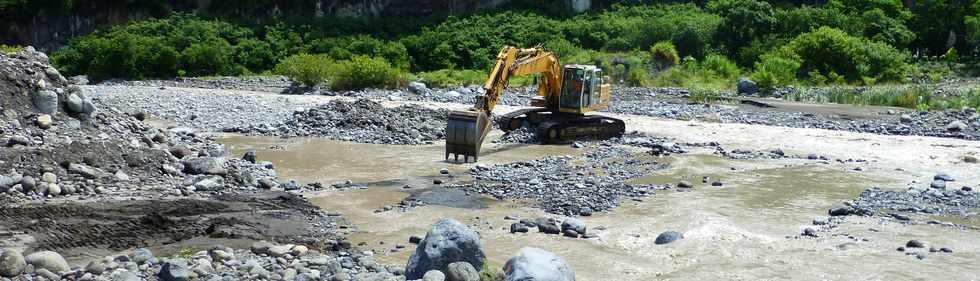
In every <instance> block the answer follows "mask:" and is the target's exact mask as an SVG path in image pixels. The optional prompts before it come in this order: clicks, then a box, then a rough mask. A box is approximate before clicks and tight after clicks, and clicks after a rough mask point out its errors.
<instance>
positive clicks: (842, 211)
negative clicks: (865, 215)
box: [827, 207, 852, 217]
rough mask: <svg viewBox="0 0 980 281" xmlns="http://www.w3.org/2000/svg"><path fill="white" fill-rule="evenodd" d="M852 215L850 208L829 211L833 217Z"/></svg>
mask: <svg viewBox="0 0 980 281" xmlns="http://www.w3.org/2000/svg"><path fill="white" fill-rule="evenodd" d="M851 213H852V211H851V208H848V207H837V208H833V209H830V210H828V211H827V214H829V215H830V216H831V217H838V216H846V215H850V214H851Z"/></svg>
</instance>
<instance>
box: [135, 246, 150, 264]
mask: <svg viewBox="0 0 980 281" xmlns="http://www.w3.org/2000/svg"><path fill="white" fill-rule="evenodd" d="M153 258H154V256H153V252H152V251H150V249H147V248H139V249H136V251H134V252H133V262H135V263H136V264H144V263H146V262H148V261H150V260H151V259H153Z"/></svg>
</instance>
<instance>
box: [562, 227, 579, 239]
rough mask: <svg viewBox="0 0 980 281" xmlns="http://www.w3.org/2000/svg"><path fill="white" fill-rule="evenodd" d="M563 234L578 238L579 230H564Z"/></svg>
mask: <svg viewBox="0 0 980 281" xmlns="http://www.w3.org/2000/svg"><path fill="white" fill-rule="evenodd" d="M561 234H562V235H564V236H565V237H571V238H578V232H575V230H571V229H566V230H562V231H561Z"/></svg>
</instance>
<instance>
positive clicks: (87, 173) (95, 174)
mask: <svg viewBox="0 0 980 281" xmlns="http://www.w3.org/2000/svg"><path fill="white" fill-rule="evenodd" d="M68 172H70V173H75V174H79V175H81V176H82V177H85V178H86V179H98V178H100V177H101V176H102V173H101V172H99V171H98V170H96V169H95V168H92V167H89V166H88V165H85V164H76V163H71V164H68Z"/></svg>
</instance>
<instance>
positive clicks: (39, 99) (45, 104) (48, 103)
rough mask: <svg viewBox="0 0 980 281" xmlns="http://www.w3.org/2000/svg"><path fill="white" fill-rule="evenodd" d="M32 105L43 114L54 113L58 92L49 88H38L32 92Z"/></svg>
mask: <svg viewBox="0 0 980 281" xmlns="http://www.w3.org/2000/svg"><path fill="white" fill-rule="evenodd" d="M33 102H34V107H35V108H37V110H38V111H39V112H41V113H44V114H51V115H54V114H55V112H57V111H58V94H57V93H55V92H54V91H50V90H40V91H37V92H35V93H34V98H33Z"/></svg>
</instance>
